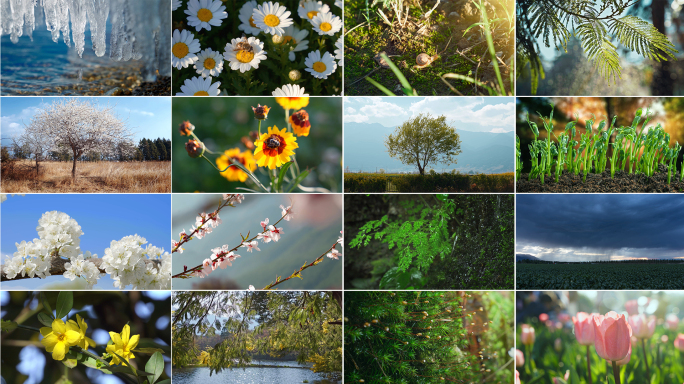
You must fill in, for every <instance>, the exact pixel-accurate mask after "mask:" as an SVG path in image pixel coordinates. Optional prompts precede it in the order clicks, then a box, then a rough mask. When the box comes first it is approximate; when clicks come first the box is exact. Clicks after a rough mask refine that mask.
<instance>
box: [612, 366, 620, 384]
mask: <svg viewBox="0 0 684 384" xmlns="http://www.w3.org/2000/svg"><path fill="white" fill-rule="evenodd" d="M612 363H613V376H614V377H615V384H620V368H618V365H617V361H613V362H612Z"/></svg>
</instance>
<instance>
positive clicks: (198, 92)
mask: <svg viewBox="0 0 684 384" xmlns="http://www.w3.org/2000/svg"><path fill="white" fill-rule="evenodd" d="M193 96H209V92H207V91H197V92H195V94H194V95H193Z"/></svg>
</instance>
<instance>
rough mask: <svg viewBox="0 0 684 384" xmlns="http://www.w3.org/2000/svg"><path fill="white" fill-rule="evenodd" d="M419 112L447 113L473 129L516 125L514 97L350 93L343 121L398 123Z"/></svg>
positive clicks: (507, 129)
mask: <svg viewBox="0 0 684 384" xmlns="http://www.w3.org/2000/svg"><path fill="white" fill-rule="evenodd" d="M419 113H430V114H432V115H433V116H438V115H446V117H447V120H449V121H452V122H457V123H461V124H459V129H463V130H466V131H474V132H495V133H501V132H510V131H513V130H514V129H515V99H514V98H513V97H453V96H443V97H347V98H345V101H344V121H345V122H350V123H379V124H382V125H384V126H386V127H396V126H397V125H400V124H401V123H403V122H404V121H406V120H408V119H409V118H411V117H413V116H415V115H418V114H419Z"/></svg>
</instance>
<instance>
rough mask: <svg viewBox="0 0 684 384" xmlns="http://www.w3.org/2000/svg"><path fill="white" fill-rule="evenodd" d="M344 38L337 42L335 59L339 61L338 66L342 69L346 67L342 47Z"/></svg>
mask: <svg viewBox="0 0 684 384" xmlns="http://www.w3.org/2000/svg"><path fill="white" fill-rule="evenodd" d="M342 44H343V42H342V36H340V38H339V39H337V41H336V42H335V48H337V49H335V58H336V59H337V65H339V66H340V67H342V66H344V48H343V46H342Z"/></svg>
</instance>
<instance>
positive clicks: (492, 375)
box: [482, 359, 515, 383]
mask: <svg viewBox="0 0 684 384" xmlns="http://www.w3.org/2000/svg"><path fill="white" fill-rule="evenodd" d="M513 360H515V359H510V360H508V363H506V364H504V365H502V366H500V367H499V368H498V369H497V370H496V371H494V372H492V374H491V375H489V376H487V378H486V379H484V380H482V382H483V383H489V380H491V379H492V378H494V375H496V373H497V372H499V371H500V370H502V369H504V368H506V367H507V366H508V365H509V364H510V363H512V362H513Z"/></svg>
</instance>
